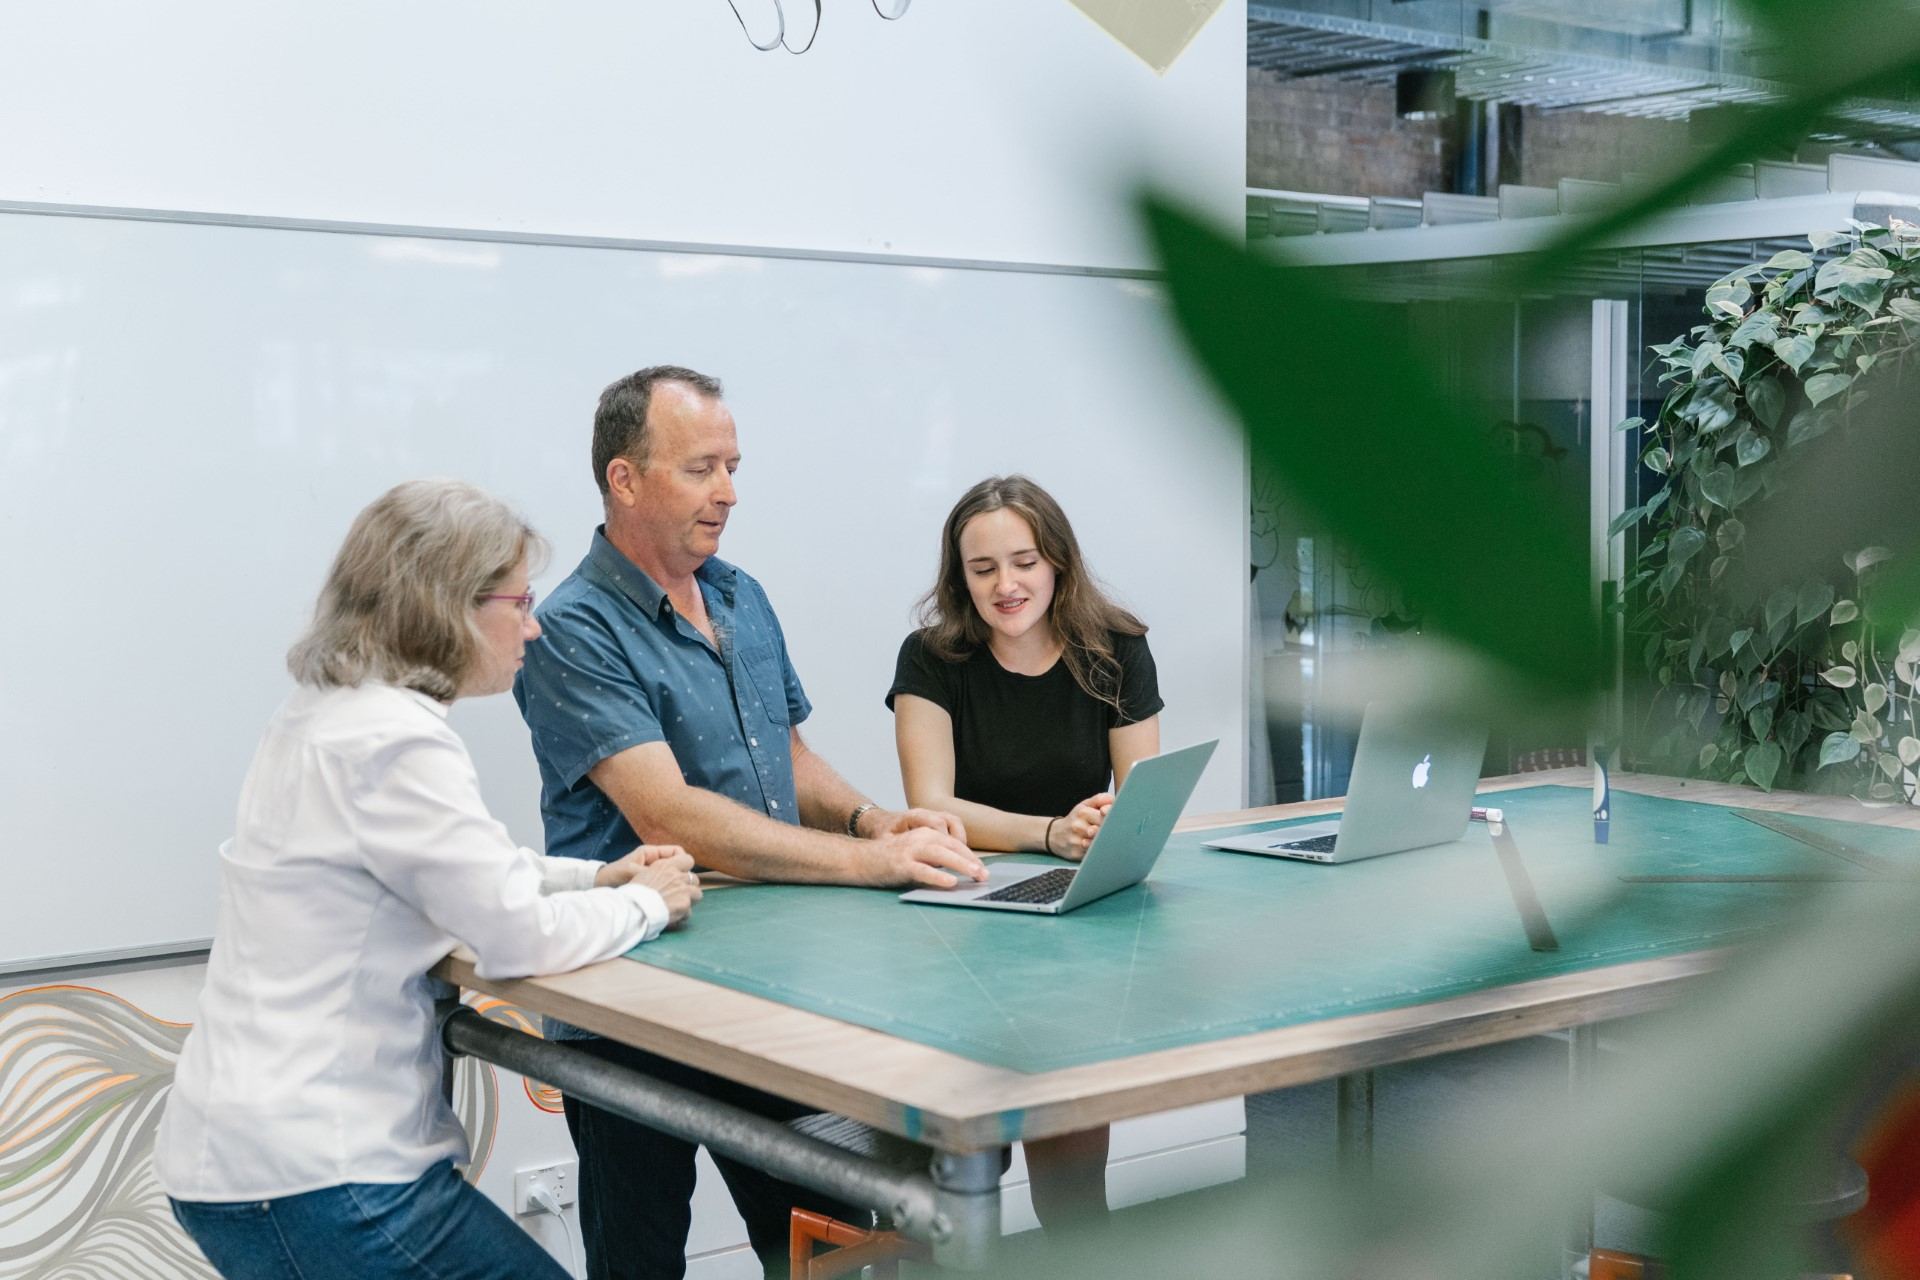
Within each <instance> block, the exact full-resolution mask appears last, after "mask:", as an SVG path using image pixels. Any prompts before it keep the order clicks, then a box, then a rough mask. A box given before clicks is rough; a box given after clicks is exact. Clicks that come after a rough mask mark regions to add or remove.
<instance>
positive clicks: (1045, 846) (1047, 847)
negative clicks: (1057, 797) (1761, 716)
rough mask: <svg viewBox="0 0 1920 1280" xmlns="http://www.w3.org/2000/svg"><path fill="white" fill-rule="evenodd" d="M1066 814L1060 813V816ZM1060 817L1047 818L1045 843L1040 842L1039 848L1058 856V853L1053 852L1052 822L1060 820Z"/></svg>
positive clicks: (1062, 816)
mask: <svg viewBox="0 0 1920 1280" xmlns="http://www.w3.org/2000/svg"><path fill="white" fill-rule="evenodd" d="M1066 816H1067V815H1066V814H1064V813H1063V814H1061V815H1060V818H1064V817H1066ZM1060 818H1049V819H1047V837H1046V841H1045V843H1044V844H1042V846H1041V848H1043V849H1044V850H1045V851H1046V852H1047V853H1049V854H1053V856H1054V857H1058V856H1059V855H1058V854H1054V853H1053V824H1054V823H1056V822H1058V821H1060Z"/></svg>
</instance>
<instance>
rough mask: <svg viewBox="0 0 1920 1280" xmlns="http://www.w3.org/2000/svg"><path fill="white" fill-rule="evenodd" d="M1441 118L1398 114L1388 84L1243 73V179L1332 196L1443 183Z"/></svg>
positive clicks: (1410, 192)
mask: <svg viewBox="0 0 1920 1280" xmlns="http://www.w3.org/2000/svg"><path fill="white" fill-rule="evenodd" d="M1450 132H1451V125H1450V122H1448V121H1445V120H1426V121H1421V120H1402V119H1400V118H1399V117H1398V116H1396V115H1395V114H1394V110H1393V86H1392V85H1366V84H1356V83H1353V82H1351V81H1343V80H1326V79H1313V80H1283V79H1281V78H1280V77H1279V76H1276V75H1274V74H1273V73H1272V72H1270V71H1258V70H1253V69H1251V68H1250V69H1249V70H1248V72H1247V185H1248V186H1250V187H1277V188H1280V189H1282V190H1286V191H1314V192H1321V193H1324V194H1331V195H1367V196H1411V197H1416V198H1417V197H1418V196H1419V195H1420V194H1421V193H1422V192H1426V191H1445V190H1446V189H1447V170H1448V168H1449V166H1450V164H1451V160H1450V151H1449V142H1448V137H1449V134H1450Z"/></svg>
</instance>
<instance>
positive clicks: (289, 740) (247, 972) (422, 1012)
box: [155, 683, 667, 1200]
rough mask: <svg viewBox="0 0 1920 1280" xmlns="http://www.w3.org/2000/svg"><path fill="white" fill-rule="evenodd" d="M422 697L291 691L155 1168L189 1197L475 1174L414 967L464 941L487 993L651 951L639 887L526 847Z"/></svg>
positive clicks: (244, 829) (646, 902)
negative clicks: (446, 1094) (464, 1168)
mask: <svg viewBox="0 0 1920 1280" xmlns="http://www.w3.org/2000/svg"><path fill="white" fill-rule="evenodd" d="M446 714H447V711H446V708H445V707H444V706H442V705H441V704H440V703H438V702H436V701H434V700H433V699H432V698H429V697H427V696H425V695H424V694H420V693H415V692H413V691H412V690H408V689H401V688H397V687H395V686H392V685H386V684H376V683H370V684H366V685H362V686H361V687H359V688H357V689H328V690H315V689H304V688H303V689H300V690H298V691H296V692H295V693H294V694H293V695H292V696H291V697H290V698H288V699H287V701H286V702H285V704H283V705H282V706H281V708H280V710H279V711H278V712H277V713H276V714H275V716H274V718H273V721H272V723H271V724H269V725H268V726H267V732H266V735H265V737H264V738H262V739H261V742H260V746H259V749H258V751H256V753H255V754H254V758H253V765H252V767H251V768H250V769H249V770H248V772H247V780H246V784H245V786H244V787H243V788H242V790H241V793H240V810H239V816H238V821H237V827H236V830H235V834H234V838H233V840H232V841H231V842H229V843H228V844H226V845H223V846H222V847H221V851H220V858H221V880H220V908H219V922H218V926H217V930H216V933H215V936H214V943H213V953H212V955H211V956H210V958H209V959H208V962H207V979H206V987H205V989H204V990H203V992H202V993H201V997H200V1006H199V1019H198V1021H197V1023H196V1025H195V1027H194V1029H193V1032H192V1033H191V1034H190V1035H189V1036H188V1037H187V1042H186V1045H185V1047H184V1049H183V1050H182V1052H181V1055H180V1062H179V1066H178V1069H177V1071H176V1074H175V1076H174V1084H173V1095H172V1098H171V1099H170V1100H169V1102H168V1105H167V1109H166V1114H165V1116H164V1117H163V1118H162V1121H161V1124H160V1134H159V1140H158V1146H157V1149H156V1151H155V1168H156V1171H157V1172H158V1174H159V1179H160V1184H161V1186H162V1187H164V1188H165V1190H166V1191H167V1193H168V1194H169V1195H171V1196H173V1197H174V1198H175V1199H179V1200H264V1199H272V1198H274V1197H278V1196H285V1195H294V1194H298V1193H299V1192H303V1191H313V1190H317V1189H319V1188H321V1187H330V1186H337V1185H339V1184H340V1183H343V1182H411V1181H413V1180H414V1179H416V1178H418V1177H419V1176H420V1175H421V1174H423V1173H425V1172H426V1171H427V1169H429V1168H430V1167H432V1166H433V1165H434V1164H435V1163H436V1162H437V1161H440V1160H442V1159H447V1158H452V1159H455V1160H464V1159H466V1158H467V1154H468V1152H467V1141H466V1135H465V1134H464V1133H463V1132H462V1131H461V1128H460V1124H459V1122H458V1120H457V1119H456V1118H455V1117H454V1114H453V1110H452V1109H451V1108H450V1107H448V1106H447V1104H446V1103H445V1102H444V1101H443V1100H442V1099H441V1096H440V1070H441V1048H440V1043H439V1040H438V1038H437V1036H436V1035H435V1034H434V1023H433V991H432V985H431V983H430V980H429V979H428V978H427V976H426V971H427V970H428V968H430V967H431V966H432V965H434V964H435V963H436V962H438V961H439V959H440V958H441V957H442V956H444V955H446V954H447V952H448V951H450V950H451V949H452V948H453V945H454V944H455V942H461V943H465V944H466V945H467V946H468V947H470V948H471V949H472V950H473V952H474V955H475V956H476V957H477V958H478V965H477V968H478V969H479V971H480V973H481V974H482V975H484V976H486V977H490V978H514V977H524V976H526V975H529V974H540V973H555V972H559V971H561V970H565V969H572V968H576V967H578V966H580V965H583V964H589V963H592V962H593V961H596V960H604V959H606V958H608V957H609V956H616V955H619V954H620V953H621V952H623V951H626V950H627V949H628V948H630V947H632V946H633V945H634V944H635V943H637V942H640V941H643V940H646V939H650V938H653V937H655V936H656V935H658V934H659V932H660V931H661V930H662V929H663V928H665V927H666V924H667V906H666V903H665V901H664V900H663V899H662V898H661V897H660V895H659V894H658V893H656V892H655V891H654V890H652V889H649V888H646V887H645V886H642V885H638V884H626V885H621V886H619V887H617V888H601V889H596V888H593V887H592V886H593V877H594V874H595V873H596V872H597V871H598V870H599V869H600V866H601V864H600V863H597V862H585V861H581V860H578V859H574V858H544V857H542V856H540V855H539V854H536V853H534V852H532V851H531V850H528V849H522V848H519V847H518V846H516V845H515V844H514V842H513V841H512V840H511V839H510V838H508V836H507V832H506V829H505V828H504V827H502V826H501V825H500V824H499V823H498V822H496V821H494V820H493V819H492V818H491V817H490V816H488V814H487V810H486V806H485V805H484V804H483V803H482V802H481V798H480V789H479V783H478V779H477V778H476V777H475V775H474V770H473V762H472V760H471V759H470V758H469V757H468V755H467V749H466V746H465V744H463V743H462V742H461V741H460V737H459V735H458V734H456V733H455V732H454V731H453V729H452V727H451V726H450V725H448V724H447V722H446Z"/></svg>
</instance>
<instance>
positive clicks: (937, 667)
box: [887, 632, 1166, 817]
mask: <svg viewBox="0 0 1920 1280" xmlns="http://www.w3.org/2000/svg"><path fill="white" fill-rule="evenodd" d="M1111 639H1112V643H1113V656H1114V658H1115V659H1116V660H1117V661H1118V662H1119V664H1120V688H1119V690H1118V692H1119V695H1120V709H1119V710H1115V709H1114V707H1113V706H1112V705H1111V704H1110V703H1106V702H1102V701H1100V700H1099V699H1098V698H1095V697H1093V696H1091V695H1090V694H1088V693H1087V692H1086V691H1085V690H1084V689H1082V688H1081V687H1080V686H1079V684H1077V683H1076V682H1075V681H1074V678H1073V673H1072V672H1070V671H1068V670H1067V663H1066V660H1065V659H1064V658H1062V659H1061V660H1060V661H1058V662H1056V663H1054V664H1053V666H1052V667H1051V668H1049V669H1048V670H1047V672H1046V674H1044V675H1037V676H1023V675H1020V674H1018V673H1017V672H1013V671H1008V670H1007V669H1006V668H1005V667H1003V666H1001V665H1000V664H999V662H998V661H996V660H995V659H994V656H993V654H992V652H991V651H989V650H988V648H987V646H985V645H981V646H980V647H979V648H978V649H976V650H974V652H973V653H972V654H971V655H970V656H968V657H967V658H966V659H964V660H963V661H960V662H946V661H943V660H942V659H940V658H937V657H935V656H934V655H933V654H932V653H931V652H930V651H929V650H928V649H927V646H926V643H925V642H924V641H923V640H922V639H921V637H920V633H919V632H915V633H914V634H912V635H910V636H908V637H907V639H906V643H904V644H902V645H901V646H900V661H899V664H898V665H897V667H896V668H895V670H894V673H893V688H892V689H890V690H889V691H888V692H887V706H888V707H889V708H891V707H892V706H893V699H894V696H895V695H896V694H902V693H910V694H913V695H914V696H915V697H918V698H925V699H926V700H927V701H928V702H931V703H933V704H934V705H936V706H938V707H941V708H942V709H944V710H945V711H946V713H947V714H948V715H949V716H951V717H953V793H954V795H955V796H957V797H958V798H959V799H962V800H971V801H972V802H974V803H975V804H984V805H989V806H991V807H993V808H995V809H1002V810H1005V811H1006V812H1008V813H1036V814H1042V815H1045V816H1048V817H1053V816H1056V815H1059V814H1063V813H1066V812H1067V811H1068V810H1070V809H1072V808H1073V806H1074V805H1076V804H1079V803H1080V802H1081V801H1082V800H1085V799H1086V798H1087V797H1088V796H1091V795H1097V794H1099V793H1100V792H1102V791H1105V790H1106V789H1107V787H1108V785H1109V784H1110V783H1111V782H1112V781H1113V758H1112V755H1111V754H1110V753H1109V752H1108V750H1107V732H1108V730H1110V729H1114V728H1117V727H1119V726H1121V725H1128V724H1134V723H1137V722H1138V721H1141V720H1145V719H1146V718H1147V717H1149V716H1152V715H1155V714H1157V713H1158V712H1159V711H1160V708H1161V707H1163V706H1164V705H1166V704H1165V703H1163V702H1161V700H1160V682H1159V678H1158V676H1157V675H1156V673H1155V672H1154V668H1153V653H1152V651H1151V650H1149V649H1148V648H1147V639H1146V637H1145V636H1126V635H1121V634H1119V633H1118V632H1114V633H1112V636H1111Z"/></svg>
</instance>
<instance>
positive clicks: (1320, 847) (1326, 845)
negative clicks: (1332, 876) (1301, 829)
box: [1268, 833, 1340, 853]
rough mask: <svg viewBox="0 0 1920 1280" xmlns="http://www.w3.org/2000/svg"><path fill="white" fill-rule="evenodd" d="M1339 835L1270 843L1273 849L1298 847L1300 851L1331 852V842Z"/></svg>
mask: <svg viewBox="0 0 1920 1280" xmlns="http://www.w3.org/2000/svg"><path fill="white" fill-rule="evenodd" d="M1339 838H1340V837H1339V835H1338V834H1337V833H1336V834H1334V835H1330V836H1315V837H1313V839H1311V840H1288V841H1284V842H1282V843H1280V844H1275V845H1270V846H1268V847H1269V848H1273V849H1298V850H1299V851H1300V852H1302V853H1332V852H1333V842H1334V841H1335V840H1338V839H1339Z"/></svg>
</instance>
